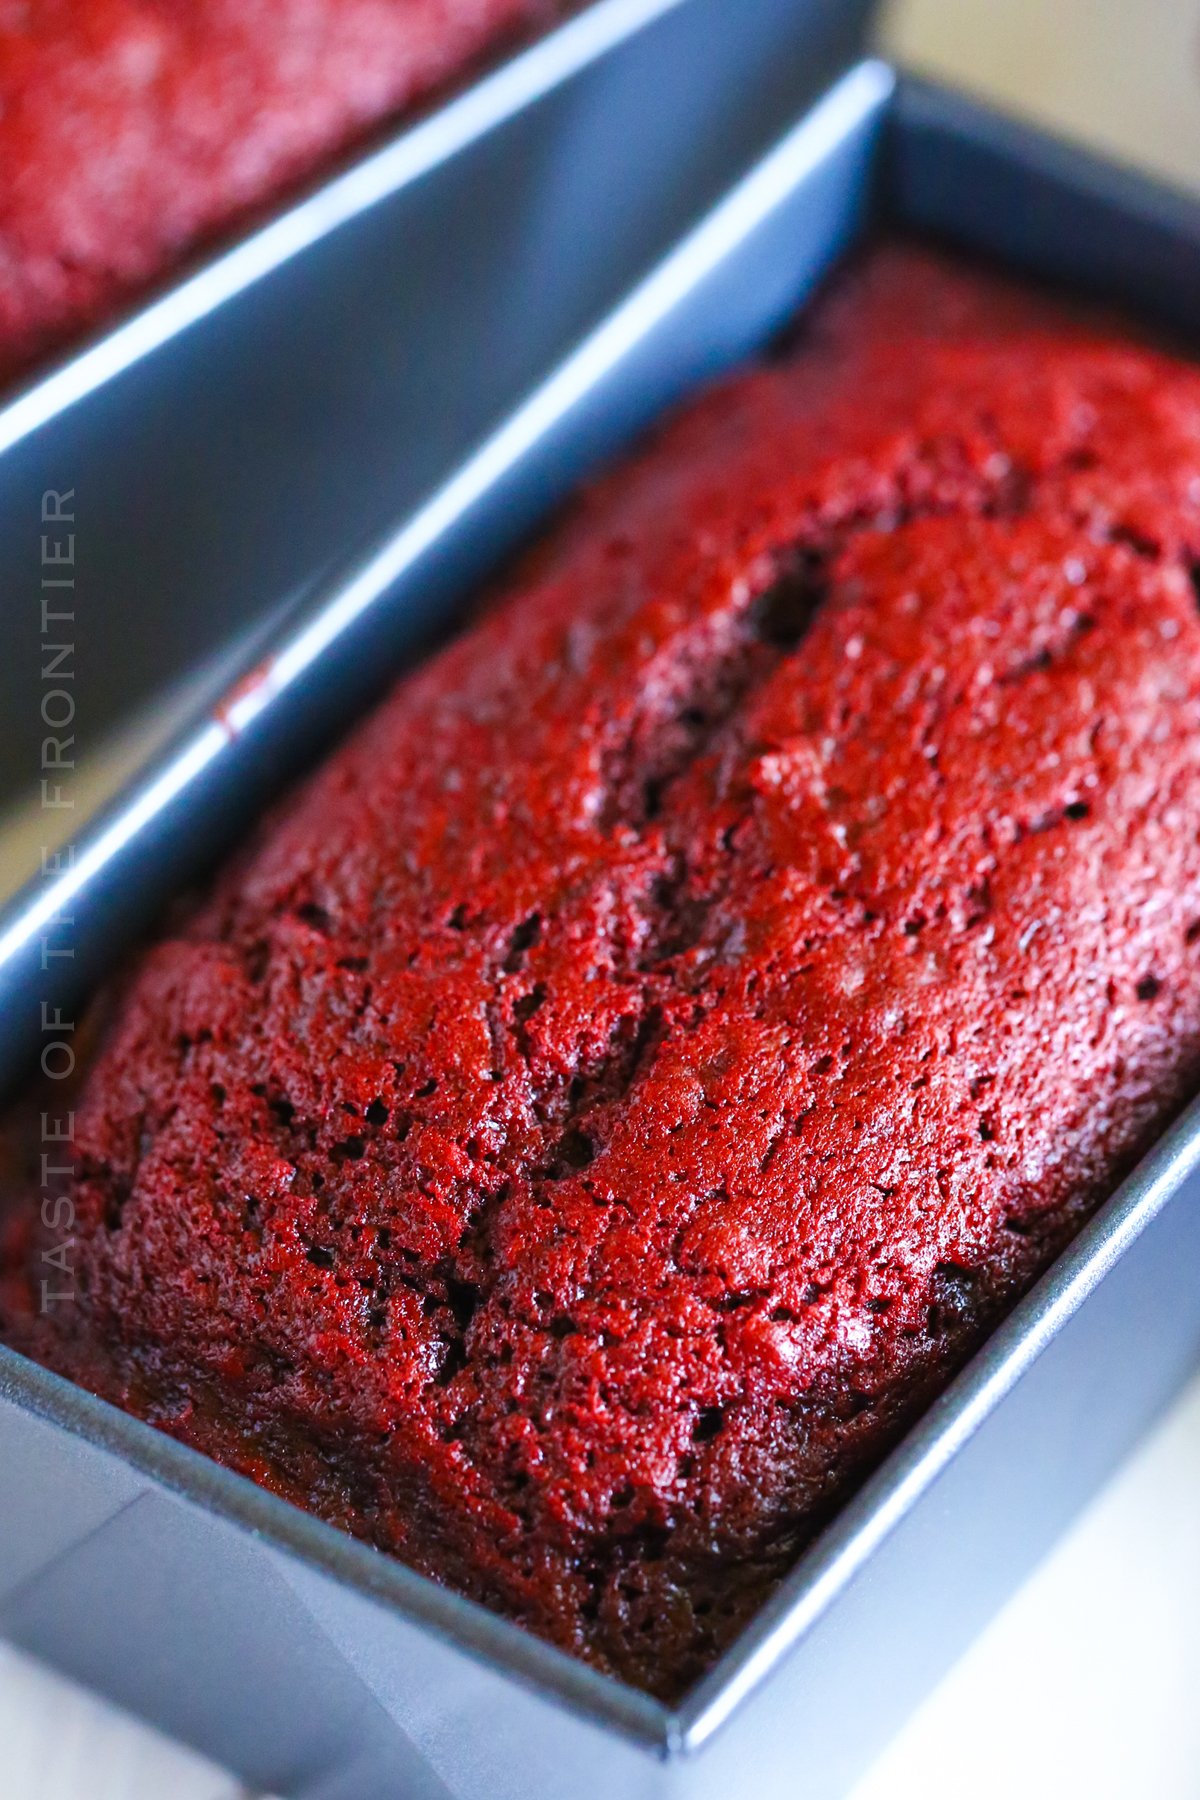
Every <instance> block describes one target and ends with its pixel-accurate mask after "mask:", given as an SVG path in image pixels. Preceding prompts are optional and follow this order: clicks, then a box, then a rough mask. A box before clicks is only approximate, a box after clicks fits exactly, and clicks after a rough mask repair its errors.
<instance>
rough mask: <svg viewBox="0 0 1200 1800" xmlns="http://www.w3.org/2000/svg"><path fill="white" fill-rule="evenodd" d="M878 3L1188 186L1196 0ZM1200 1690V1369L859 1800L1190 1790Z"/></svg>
mask: <svg viewBox="0 0 1200 1800" xmlns="http://www.w3.org/2000/svg"><path fill="white" fill-rule="evenodd" d="M889 12H890V17H889V21H888V36H889V39H890V42H891V45H892V47H894V48H895V50H896V51H897V53H898V54H899V55H901V56H902V57H903V58H904V59H905V60H906V61H907V62H909V63H916V64H919V65H921V66H923V67H925V68H927V69H928V70H930V71H931V72H933V73H937V74H941V75H944V76H947V77H949V78H951V79H953V80H955V81H958V82H960V83H961V84H963V85H966V86H969V87H971V88H973V89H975V90H976V91H978V92H981V93H984V94H991V95H993V96H995V97H996V98H997V99H999V100H1000V101H1002V102H1003V103H1004V104H1005V105H1006V106H1008V107H1009V108H1012V109H1015V110H1019V111H1022V112H1024V113H1026V114H1027V115H1028V116H1030V117H1032V118H1034V119H1036V120H1038V121H1040V122H1043V123H1049V124H1051V125H1056V126H1058V127H1059V128H1060V129H1063V130H1066V131H1068V132H1070V133H1072V134H1073V135H1076V136H1079V137H1083V138H1086V139H1089V140H1090V141H1091V142H1092V143H1094V144H1096V145H1097V146H1099V147H1100V148H1103V149H1106V150H1108V151H1110V152H1113V153H1116V154H1118V155H1121V156H1124V157H1127V158H1130V159H1132V160H1136V161H1139V162H1141V163H1142V164H1143V165H1145V166H1147V167H1151V168H1154V169H1157V170H1158V171H1160V172H1162V173H1164V174H1167V175H1169V176H1171V177H1172V178H1174V179H1175V180H1179V181H1183V182H1187V183H1190V184H1192V185H1195V186H1197V187H1200V0H898V3H897V4H894V5H893V6H892V7H891V8H890V9H889ZM117 760H118V762H120V761H122V760H124V758H123V756H122V757H119V758H118V759H117ZM1197 1279H1198V1280H1200V1271H1197ZM1198 1690H1200V1378H1198V1379H1197V1381H1196V1382H1195V1383H1194V1384H1193V1386H1192V1387H1191V1388H1190V1390H1189V1391H1188V1393H1187V1394H1186V1395H1185V1396H1184V1397H1183V1399H1182V1400H1181V1401H1180V1402H1179V1403H1178V1404H1177V1405H1176V1406H1175V1407H1174V1408H1173V1409H1172V1411H1171V1412H1170V1414H1169V1415H1168V1417H1167V1418H1166V1419H1165V1420H1164V1421H1163V1423H1162V1424H1161V1425H1160V1427H1159V1428H1158V1430H1157V1431H1156V1432H1155V1433H1154V1435H1153V1436H1152V1437H1151V1438H1150V1439H1149V1440H1148V1441H1147V1442H1146V1444H1145V1445H1144V1446H1143V1447H1142V1449H1141V1450H1140V1451H1139V1452H1138V1453H1137V1454H1136V1455H1135V1456H1134V1457H1133V1458H1132V1459H1131V1460H1130V1462H1129V1463H1128V1464H1127V1465H1126V1467H1125V1468H1124V1469H1123V1470H1122V1472H1121V1473H1120V1474H1119V1475H1118V1476H1117V1478H1116V1479H1115V1480H1114V1481H1113V1482H1111V1483H1110V1484H1109V1486H1108V1488H1107V1489H1106V1490H1105V1491H1104V1493H1103V1494H1102V1495H1101V1496H1100V1497H1099V1498H1098V1499H1097V1500H1096V1501H1095V1502H1094V1503H1093V1505H1092V1506H1091V1507H1090V1508H1089V1510H1088V1511H1087V1513H1086V1514H1085V1515H1084V1516H1083V1518H1082V1519H1081V1520H1080V1521H1079V1522H1078V1523H1077V1524H1076V1526H1075V1527H1074V1528H1073V1530H1072V1531H1071V1532H1070V1533H1069V1535H1068V1536H1067V1538H1066V1539H1065V1540H1064V1541H1063V1542H1062V1543H1061V1544H1060V1545H1059V1547H1058V1548H1057V1550H1056V1551H1055V1552H1054V1553H1053V1554H1052V1555H1051V1556H1050V1558H1049V1559H1048V1560H1047V1561H1046V1562H1045V1563H1044V1564H1043V1566H1042V1567H1041V1569H1040V1570H1039V1571H1038V1573H1037V1574H1036V1575H1035V1576H1034V1577H1033V1578H1032V1579H1031V1580H1030V1581H1029V1582H1028V1583H1027V1584H1026V1586H1025V1587H1024V1588H1023V1589H1022V1590H1021V1592H1020V1593H1018V1594H1017V1595H1016V1596H1015V1597H1014V1599H1013V1600H1012V1601H1010V1603H1009V1604H1008V1606H1007V1607H1006V1608H1005V1610H1004V1611H1003V1612H1002V1613H1001V1614H1000V1616H999V1617H998V1618H997V1619H996V1620H995V1621H994V1622H993V1623H992V1625H991V1626H990V1628H989V1629H988V1630H987V1632H985V1634H984V1635H983V1636H982V1637H981V1638H980V1639H979V1640H978V1641H977V1643H976V1644H975V1645H974V1647H973V1648H972V1649H971V1651H970V1652H969V1653H968V1654H967V1655H966V1656H965V1657H964V1658H963V1660H962V1661H961V1662H960V1663H959V1664H958V1666H957V1667H956V1668H955V1669H954V1670H953V1671H952V1672H951V1674H950V1675H949V1676H948V1677H947V1679H946V1680H945V1681H944V1682H943V1683H942V1685H941V1687H940V1688H939V1689H938V1690H937V1692H936V1693H935V1694H934V1695H933V1696H932V1697H931V1698H930V1699H929V1700H928V1701H927V1703H926V1704H925V1706H924V1707H923V1708H922V1709H921V1711H920V1712H919V1713H918V1714H917V1715H916V1716H915V1717H914V1718H913V1719H912V1720H911V1721H910V1723H909V1725H908V1726H907V1727H906V1729H905V1730H904V1732H903V1733H902V1734H901V1736H900V1737H899V1738H898V1739H897V1740H896V1742H895V1743H894V1744H893V1745H892V1747H891V1748H890V1750H889V1751H888V1752H887V1753H886V1755H885V1756H884V1757H883V1758H882V1760H881V1761H880V1762H879V1763H878V1764H877V1765H876V1767H875V1769H874V1770H873V1771H872V1773H871V1774H870V1776H869V1777H868V1778H867V1779H866V1780H865V1781H864V1782H862V1783H861V1784H860V1786H859V1788H858V1789H857V1790H856V1793H855V1795H854V1796H853V1800H963V1796H964V1795H970V1797H971V1800H1011V1797H1012V1796H1013V1795H1015V1794H1020V1795H1021V1796H1022V1797H1023V1800H1063V1797H1065V1800H1074V1797H1075V1796H1084V1795H1086V1796H1087V1797H1088V1800H1200V1706H1198V1705H1197V1703H1196V1694H1197V1691H1198ZM0 1745H3V1747H4V1754H3V1759H2V1761H0V1800H165V1797H167V1796H169V1797H170V1800H234V1796H236V1795H239V1794H240V1793H242V1789H241V1788H240V1787H239V1785H238V1783H237V1782H236V1781H233V1780H232V1779H230V1778H229V1777H228V1776H225V1775H223V1774H222V1773H221V1771H220V1770H217V1769H214V1768H213V1767H212V1766H211V1765H209V1764H207V1763H204V1762H202V1761H201V1760H200V1759H198V1758H196V1757H194V1756H192V1755H191V1754H190V1753H188V1752H186V1751H184V1750H182V1749H180V1748H178V1747H177V1746H175V1745H172V1744H170V1743H168V1742H167V1741H166V1740H165V1739H163V1738H160V1737H159V1736H157V1734H155V1733H152V1732H149V1731H147V1730H146V1729H145V1728H144V1727H142V1726H140V1725H139V1724H137V1723H136V1722H135V1721H133V1720H131V1719H128V1718H126V1717H125V1716H124V1715H122V1714H120V1713H117V1712H116V1711H115V1710H114V1709H112V1708H111V1707H108V1706H106V1705H105V1704H104V1703H103V1702H101V1701H98V1700H96V1699H94V1698H92V1697H91V1696H89V1695H87V1694H84V1693H82V1692H81V1691H80V1690H79V1689H77V1688H75V1687H73V1686H72V1685H71V1684H69V1683H67V1682H64V1681H62V1680H61V1679H60V1678H59V1677H57V1676H55V1675H52V1674H50V1673H49V1672H48V1671H46V1670H43V1669H41V1668H39V1667H37V1666H36V1665H34V1664H32V1663H30V1662H28V1661H27V1660H25V1659H24V1658H22V1657H19V1656H18V1655H17V1654H16V1653H15V1652H13V1651H11V1650H6V1649H4V1648H3V1647H2V1646H0ZM981 1747H982V1748H981ZM398 1800H403V1797H402V1796H398ZM564 1800H568V1797H567V1796H564ZM797 1800H803V1795H802V1793H799V1792H798V1794H797Z"/></svg>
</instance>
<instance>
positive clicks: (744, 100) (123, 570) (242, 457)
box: [0, 0, 874, 892]
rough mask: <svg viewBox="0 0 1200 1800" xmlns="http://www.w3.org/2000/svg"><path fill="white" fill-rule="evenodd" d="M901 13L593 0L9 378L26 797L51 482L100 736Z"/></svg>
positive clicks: (407, 488)
mask: <svg viewBox="0 0 1200 1800" xmlns="http://www.w3.org/2000/svg"><path fill="white" fill-rule="evenodd" d="M873 4H874V0H753V3H752V4H750V5H746V6H740V7H735V8H732V9H731V8H730V7H729V6H728V5H727V3H726V0H596V3H595V4H592V5H589V6H586V7H584V8H582V9H581V10H579V11H578V12H577V13H576V14H575V16H573V17H571V18H569V19H568V20H567V22H566V23H564V24H563V25H561V26H560V27H558V28H557V29H556V30H554V31H551V32H550V33H549V34H547V35H546V36H545V37H543V38H541V39H540V40H539V41H537V42H535V43H533V44H532V45H531V46H530V47H529V48H527V49H525V50H524V51H522V52H521V53H520V54H519V55H516V56H513V57H511V58H510V59H509V60H508V61H506V62H504V63H503V64H502V65H501V66H500V67H498V68H497V69H495V71H494V72H492V73H490V74H487V75H486V76H484V77H483V78H482V79H480V80H477V81H476V82H474V83H473V84H472V85H469V86H468V87H466V88H465V89H464V90H463V91H462V92H461V93H460V94H458V95H457V96H455V97H453V98H451V99H450V100H448V101H447V102H445V103H443V104H440V105H438V106H436V107H434V108H432V109H430V110H427V111H426V113H425V114H424V115H423V116H421V117H419V118H417V119H416V120H409V121H407V122H405V123H404V124H403V125H402V127H401V128H400V129H399V130H397V131H393V133H392V134H391V135H390V136H389V137H387V138H386V139H385V140H384V141H382V142H380V143H378V144H377V146H376V147H375V148H374V149H372V150H371V151H370V152H369V153H367V154H365V155H363V156H360V157H359V158H357V159H356V160H355V161H353V162H352V163H350V164H349V165H348V166H346V167H344V168H343V169H341V170H340V172H338V173H336V174H335V175H334V176H333V177H332V178H329V179H326V180H324V181H323V182H321V183H320V184H319V185H317V186H316V187H314V188H313V189H312V190H311V191H310V192H308V193H307V194H306V195H304V196H302V197H301V198H299V199H298V200H296V201H295V202H294V203H292V204H289V205H288V206H286V207H285V208H284V209H283V210H282V211H280V212H278V213H277V214H276V216H273V217H271V218H269V219H268V220H267V221H266V222H265V223H263V224H261V225H259V226H258V227H257V228H256V229H254V230H252V231H251V232H249V233H248V234H247V235H245V236H244V237H242V238H241V239H240V241H238V242H235V243H234V244H233V245H232V246H231V247H230V248H228V249H226V250H224V251H222V252H221V253H220V254H218V255H216V256H215V257H213V258H211V259H210V260H208V261H206V262H205V263H203V264H202V265H201V266H199V267H197V268H194V269H192V270H191V271H189V272H188V273H187V274H186V275H185V276H184V277H183V278H181V279H180V280H177V281H175V282H174V283H173V284H172V285H170V286H168V287H167V288H165V289H164V290H163V291H162V292H160V293H159V294H158V295H157V296H156V297H154V298H153V299H151V300H150V301H149V302H148V303H146V304H144V305H142V306H140V307H139V308H138V309H137V310H136V311H134V312H133V313H132V314H131V315H130V316H129V317H127V318H126V319H124V320H123V321H121V322H119V323H118V324H117V325H116V326H115V327H114V328H112V329H110V330H107V331H105V332H104V333H102V334H101V335H100V336H99V337H97V338H96V339H95V340H93V341H92V342H90V343H87V344H85V345H83V346H82V347H81V348H80V349H78V350H75V351H72V352H71V354H70V355H69V356H68V357H67V358H66V360H65V361H63V362H62V363H61V364H60V366H58V367H57V368H51V369H49V370H48V371H46V372H44V373H42V374H40V375H39V376H38V377H37V378H36V379H34V380H33V381H32V382H31V383H30V384H28V385H27V386H26V387H25V388H24V389H23V390H19V391H15V392H11V393H9V394H7V395H0V595H3V609H4V610H3V615H2V616H3V623H4V648H5V656H4V659H3V662H2V664H0V717H2V718H3V720H4V731H3V733H0V808H2V807H3V806H4V805H5V804H7V803H8V802H9V801H10V800H11V799H12V798H13V797H14V796H16V795H18V794H19V793H21V792H22V791H23V790H26V789H32V788H34V787H35V786H36V783H37V779H38V774H39V768H38V759H39V755H40V750H41V740H42V736H43V727H42V721H41V718H40V714H39V699H40V695H39V685H38V676H39V668H40V660H41V659H40V651H41V643H40V641H39V609H38V606H37V603H36V601H37V581H38V574H39V571H38V554H39V531H40V506H41V497H42V494H43V492H44V491H45V490H46V489H48V488H49V489H55V490H65V489H70V488H74V489H75V490H76V499H77V505H76V513H77V519H76V536H77V541H78V548H79V563H78V569H77V574H78V580H79V586H78V602H79V603H78V606H77V608H76V617H75V619H74V621H73V622H72V637H73V642H74V646H75V648H74V657H73V666H74V668H75V671H76V679H75V691H76V695H77V702H78V709H77V717H76V720H75V721H74V726H75V732H76V737H77V743H78V745H79V746H80V747H82V748H88V749H94V748H95V747H96V746H97V745H98V744H102V743H103V742H104V741H105V740H106V739H107V738H108V737H110V736H111V735H112V734H113V733H114V732H119V731H120V730H121V728H122V727H123V725H124V722H125V721H126V720H127V718H128V717H129V716H130V714H131V713H132V714H134V715H135V716H136V715H138V714H140V713H142V712H144V710H145V709H146V708H147V707H152V706H153V703H154V701H155V699H156V697H157V696H158V695H159V694H160V693H161V692H162V691H163V690H170V689H172V688H174V687H176V686H177V685H178V684H180V683H183V682H188V681H194V680H195V678H196V675H197V671H198V670H199V669H200V668H201V667H202V666H204V665H208V664H211V663H213V662H216V663H218V664H219V663H220V661H221V659H222V653H223V652H225V651H226V650H227V649H228V647H229V645H230V644H231V643H232V642H236V641H237V640H239V639H241V638H243V637H244V636H245V634H246V633H247V632H249V631H251V630H253V629H254V628H255V626H256V625H258V624H259V623H260V622H261V621H262V620H264V619H265V618H269V617H271V616H272V615H275V614H277V613H278V612H279V611H280V609H281V608H283V607H286V605H287V604H288V603H289V600H290V599H291V598H292V597H294V596H296V595H297V594H298V593H301V592H303V591H304V590H305V589H306V588H307V587H308V586H309V585H310V584H311V583H312V581H313V578H314V576H316V575H317V574H318V573H319V572H320V571H321V570H322V569H323V568H326V567H327V566H328V565H329V563H330V561H331V559H334V558H338V557H341V556H343V555H344V554H345V551H346V547H347V545H352V544H355V543H357V542H359V541H363V542H366V541H368V540H369V539H370V538H372V537H375V536H377V535H379V534H380V533H381V532H383V531H384V530H386V529H387V527H388V526H389V525H390V524H391V522H392V520H393V519H394V518H395V517H396V515H397V512H398V511H400V510H402V509H406V508H411V507H414V506H416V505H417V504H418V503H419V501H420V500H422V499H423V498H425V496H426V495H427V494H429V493H430V492H431V491H432V490H433V489H434V488H435V487H436V486H437V485H438V483H439V482H440V481H442V480H444V479H445V478H446V476H447V475H449V474H450V472H451V471H452V470H453V469H454V467H455V466H456V465H457V464H458V463H459V462H460V461H461V460H462V459H463V457H465V456H466V455H467V454H468V453H469V451H470V450H471V448H472V447H473V446H474V445H475V444H476V443H478V441H479V439H480V437H481V436H483V435H484V434H485V433H486V432H487V431H489V430H490V429H491V428H492V427H493V426H494V425H495V424H497V423H498V422H499V420H500V419H502V418H503V417H504V416H505V414H506V413H508V412H509V411H511V409H512V408H513V407H514V406H516V405H517V404H518V402H519V401H520V399H521V398H522V397H523V395H524V394H526V393H527V392H528V390H529V388H530V387H531V385H532V384H533V383H534V382H535V381H536V380H537V379H538V378H539V377H540V376H541V375H543V374H544V373H545V371H546V370H547V369H548V368H550V367H551V366H552V365H553V363H554V362H555V361H556V360H557V358H559V357H560V356H563V355H565V354H566V352H567V351H568V350H569V349H570V347H571V346H572V345H573V344H574V343H575V342H577V340H578V339H579V337H580V336H581V335H582V334H583V333H584V332H585V331H586V330H587V329H589V328H590V327H591V326H592V325H593V324H594V323H595V321H596V320H597V319H598V318H599V317H600V316H601V315H602V314H603V312H604V311H605V310H606V309H607V308H608V307H610V306H613V305H615V304H616V302H617V301H618V300H619V298H620V297H621V295H622V294H623V293H625V292H626V291H627V290H628V288H629V287H630V286H631V285H632V283H633V282H634V281H636V280H637V279H638V278H639V277H640V276H641V275H642V274H644V273H645V271H646V269H647V268H648V267H649V266H650V264H651V263H652V262H653V260H654V258H655V257H657V256H660V255H662V254H663V252H664V251H665V250H666V249H667V248H668V247H669V246H670V244H671V243H672V242H674V241H675V239H676V238H677V237H678V236H679V235H680V234H681V233H682V232H683V231H684V230H686V229H687V226H688V225H689V224H690V223H691V221H692V220H693V219H695V218H696V217H697V216H698V214H699V213H700V212H701V211H702V210H703V209H704V208H705V207H706V206H709V205H711V204H712V203H713V202H714V201H715V200H716V199H717V197H718V196H719V194H720V193H721V192H722V191H723V190H724V188H725V187H726V186H727V185H728V184H729V182H730V181H732V180H733V179H735V177H737V176H738V175H740V174H741V173H742V171H743V170H744V169H745V168H746V167H747V166H748V164H749V163H750V162H751V160H752V159H753V158H754V157H755V156H757V155H761V154H762V153H763V151H765V150H766V149H767V147H768V146H769V145H770V144H771V142H772V141H773V140H774V138H775V137H776V136H777V135H778V133H779V132H781V131H783V130H784V129H785V128H786V127H787V125H788V124H790V123H791V121H792V120H793V119H794V118H795V116H796V113H797V111H798V109H799V108H800V107H801V106H802V105H803V104H805V102H807V101H808V100H810V99H811V98H812V97H813V96H814V95H816V94H817V93H819V92H820V90H821V89H822V88H823V87H824V86H825V85H826V84H827V83H828V82H829V81H830V80H832V79H833V77H834V76H835V75H836V74H837V73H838V72H839V71H840V70H842V69H844V68H845V67H846V65H847V64H848V63H849V62H850V61H852V60H853V58H854V57H856V56H857V55H859V54H861V41H862V36H863V33H864V31H865V28H866V21H867V19H868V17H869V14H870V12H871V10H872V7H873ZM0 891H2V892H11V891H12V884H11V883H10V884H9V886H8V887H7V888H6V889H3V888H0Z"/></svg>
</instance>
